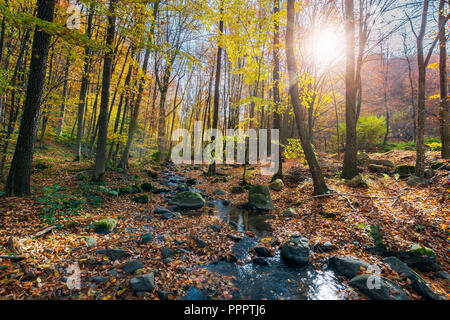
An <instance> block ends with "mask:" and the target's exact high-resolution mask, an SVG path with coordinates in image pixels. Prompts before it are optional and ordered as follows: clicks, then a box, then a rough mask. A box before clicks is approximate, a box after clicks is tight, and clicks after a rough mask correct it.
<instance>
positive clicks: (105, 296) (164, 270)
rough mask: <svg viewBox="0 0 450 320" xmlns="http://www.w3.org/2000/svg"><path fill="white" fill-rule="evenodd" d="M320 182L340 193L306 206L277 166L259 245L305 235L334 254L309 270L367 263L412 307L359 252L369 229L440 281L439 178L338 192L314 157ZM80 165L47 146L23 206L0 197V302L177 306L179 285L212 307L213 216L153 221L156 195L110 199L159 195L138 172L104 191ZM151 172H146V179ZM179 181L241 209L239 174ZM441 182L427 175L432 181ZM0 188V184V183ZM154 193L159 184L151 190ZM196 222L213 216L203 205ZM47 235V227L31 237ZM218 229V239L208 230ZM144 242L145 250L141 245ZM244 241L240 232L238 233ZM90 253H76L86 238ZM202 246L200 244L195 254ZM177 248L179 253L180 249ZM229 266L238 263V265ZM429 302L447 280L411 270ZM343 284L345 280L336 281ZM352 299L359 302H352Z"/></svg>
mask: <svg viewBox="0 0 450 320" xmlns="http://www.w3.org/2000/svg"><path fill="white" fill-rule="evenodd" d="M370 157H371V158H372V159H388V160H391V161H393V162H394V163H395V164H414V152H413V151H391V152H390V153H387V154H370ZM319 158H320V161H321V165H322V168H323V171H324V172H325V173H326V177H327V178H326V182H327V185H328V187H329V188H330V189H332V190H334V191H336V192H338V193H340V194H342V195H330V196H325V197H317V198H314V197H312V183H311V182H309V180H308V172H307V169H306V168H305V167H304V166H303V163H302V161H299V160H293V159H291V160H287V161H285V162H284V163H283V170H284V172H285V173H290V176H289V177H290V178H289V179H286V181H285V186H284V188H283V190H282V191H278V192H277V191H273V190H272V191H271V196H272V200H273V203H274V206H275V208H274V209H273V210H270V211H269V215H271V216H273V219H271V220H269V221H270V223H271V225H272V228H273V233H272V236H271V237H270V238H265V239H262V240H261V241H262V245H266V246H270V244H271V243H272V244H273V243H275V242H276V243H284V242H285V241H286V240H288V238H289V237H290V236H291V235H293V234H302V235H305V236H307V237H308V238H309V239H310V241H311V243H314V242H315V241H320V242H321V243H324V242H327V241H329V242H331V244H332V245H333V246H334V247H335V250H333V251H331V252H325V253H318V252H312V254H311V262H312V264H313V265H314V267H317V268H320V267H321V265H322V264H323V263H324V261H325V260H326V259H327V258H329V257H331V256H333V255H352V256H355V257H359V258H362V259H364V260H365V261H367V262H370V263H374V264H377V265H378V266H379V267H380V268H381V271H382V275H383V276H385V277H386V278H388V279H391V280H395V282H396V283H397V284H399V285H400V286H401V288H402V289H403V290H404V291H405V292H406V294H407V295H408V296H409V297H410V298H412V299H420V297H419V296H418V295H417V293H416V292H414V290H412V288H411V283H410V282H409V281H408V280H401V279H400V277H399V275H398V274H396V273H395V272H394V271H392V270H391V269H390V268H389V267H388V266H387V265H386V264H384V263H383V262H382V258H381V257H379V256H377V255H373V254H370V253H368V252H367V251H366V250H364V247H366V246H371V245H373V243H374V240H373V238H372V237H371V236H370V230H369V226H371V225H378V226H379V228H380V231H381V235H382V240H383V242H384V243H385V244H386V246H387V247H388V249H395V250H401V249H405V248H407V246H409V245H411V244H413V243H419V244H421V245H424V246H426V247H428V248H431V249H433V250H434V252H435V253H436V258H437V261H438V263H439V264H440V266H441V268H442V270H444V271H447V272H450V255H449V251H450V246H449V239H450V234H449V230H450V229H449V226H450V214H449V213H450V206H449V204H450V195H449V192H448V190H449V186H450V176H449V175H445V174H442V175H441V176H437V177H436V178H435V179H434V181H433V182H432V183H430V184H427V185H420V186H417V187H410V186H408V185H407V184H406V181H405V180H402V179H398V178H396V177H394V176H392V175H391V176H388V175H377V174H374V173H371V172H369V171H368V170H367V168H362V169H363V172H362V173H363V175H364V176H365V177H366V179H367V180H368V181H369V186H368V187H367V188H358V189H356V188H350V187H349V186H347V185H346V184H345V183H344V181H343V180H342V179H341V178H339V177H338V175H337V173H338V172H339V170H340V166H341V160H340V159H338V157H337V155H330V154H319ZM435 160H439V153H438V152H427V161H435ZM92 165H93V162H92V161H88V160H85V161H81V162H73V155H72V154H71V150H70V148H68V147H67V146H65V145H64V144H62V143H61V142H58V141H54V140H52V141H48V142H47V145H46V147H45V148H38V149H37V150H36V153H35V157H34V170H33V174H32V186H33V189H32V196H31V197H25V198H16V197H9V198H5V197H0V256H2V255H3V256H5V255H9V256H11V255H12V252H11V248H8V246H7V241H8V239H9V238H10V237H11V236H14V237H17V238H18V239H20V241H19V242H20V245H19V248H18V249H17V250H18V252H16V254H18V255H20V256H21V258H22V259H18V260H15V259H11V258H0V299H102V300H109V299H180V298H182V297H183V296H184V295H185V291H186V289H187V288H188V287H190V286H195V287H197V288H208V289H210V290H211V292H214V296H213V298H217V299H227V298H230V297H231V292H232V291H233V289H234V288H233V284H232V281H231V279H230V278H228V277H224V276H220V275H217V274H215V275H214V274H211V273H210V272H209V271H208V270H206V268H202V266H205V265H207V264H209V263H211V262H213V261H217V260H218V259H220V258H221V257H225V256H227V255H229V254H230V252H231V247H232V246H233V243H234V242H233V241H232V240H231V239H230V238H229V237H227V235H228V234H229V233H233V232H235V230H234V229H233V228H232V226H230V225H228V224H227V223H225V222H224V221H222V220H220V219H219V218H218V217H216V216H214V215H208V214H203V215H199V216H191V215H183V217H182V218H181V219H169V220H163V219H160V218H159V217H158V216H157V215H155V214H154V213H153V211H154V209H155V208H156V207H159V206H163V207H164V206H165V205H166V204H165V202H164V200H165V199H164V196H163V195H162V194H155V193H147V194H148V195H149V202H148V203H146V204H139V203H136V202H134V201H133V198H134V197H135V196H136V194H127V195H119V196H117V195H116V194H115V193H114V192H111V191H113V190H116V189H117V188H121V187H126V186H130V185H134V184H136V183H138V184H141V183H143V182H151V183H152V184H153V185H156V186H159V185H158V183H157V180H156V179H154V180H152V179H151V178H150V177H149V176H148V175H147V174H146V172H145V170H147V169H150V166H151V165H150V164H144V163H143V162H141V161H139V160H138V159H131V168H130V169H129V170H128V174H127V173H124V172H123V171H121V170H117V169H109V170H108V172H107V174H106V182H105V185H104V186H98V185H93V184H91V183H90V182H89V180H87V179H86V178H87V177H88V176H89V170H90V168H91V167H92ZM155 169H157V168H155V166H154V165H153V166H152V170H155ZM173 170H176V171H177V172H178V173H179V174H180V175H182V176H184V177H188V178H193V179H195V180H196V181H197V183H196V184H195V188H197V189H199V190H201V191H202V192H204V193H205V194H210V195H212V194H213V192H214V190H216V189H218V188H220V189H222V190H223V191H224V194H223V195H214V197H215V198H218V199H227V200H229V201H230V203H231V204H232V205H241V204H244V203H246V202H247V192H245V193H242V194H232V193H231V188H232V187H233V186H237V185H239V183H240V182H241V180H242V172H243V168H242V167H237V166H227V165H220V166H218V171H219V172H220V173H221V175H220V176H218V178H216V179H214V178H211V177H207V176H206V175H205V174H204V171H205V170H206V168H204V167H203V168H202V167H197V166H188V165H183V166H177V167H176V168H174V169H173ZM440 173H445V172H444V171H442V172H441V171H436V172H435V174H437V175H439V174H440ZM247 182H248V183H251V184H266V185H268V184H269V183H270V176H262V175H260V174H259V168H258V167H257V166H251V167H250V170H249V172H248V176H247ZM0 187H1V188H3V185H0ZM160 187H164V186H160ZM290 207H293V208H295V210H296V211H297V212H298V215H297V216H296V217H294V218H292V217H284V216H283V215H282V214H281V213H282V211H283V210H284V209H286V208H290ZM203 210H204V211H205V212H210V211H212V210H213V209H212V208H210V207H205V208H204V209H203ZM107 217H111V218H115V219H117V221H118V224H117V226H116V228H115V229H114V231H113V232H112V233H109V234H106V235H99V234H96V233H94V232H93V231H92V230H90V229H86V228H85V227H86V226H87V225H89V224H90V223H92V222H93V221H96V220H99V219H103V218H107ZM51 225H56V226H57V228H55V229H53V230H51V231H50V232H48V233H46V234H44V235H42V236H36V233H37V232H39V231H42V230H44V229H46V228H47V227H49V226H51ZM211 225H216V226H220V231H216V230H214V229H212V228H210V226H211ZM146 232H150V233H151V234H152V235H153V239H152V241H151V242H149V243H143V242H142V241H141V238H142V236H143V235H144V234H145V233H146ZM248 234H249V235H250V236H251V232H248ZM86 237H89V239H90V240H94V239H95V241H94V243H93V244H91V245H87V238H86ZM195 239H202V240H204V241H205V242H206V245H205V246H204V245H201V246H200V245H199V243H198V242H197V241H195ZM111 248H120V249H123V250H125V253H126V256H125V257H126V259H118V260H111V259H110V258H108V257H107V256H105V254H104V253H105V251H102V249H111ZM164 248H165V249H167V248H172V249H173V254H172V256H171V260H167V259H165V257H163V256H162V255H163V253H162V251H164V250H161V249H164ZM180 248H181V250H180ZM131 260H140V261H141V262H143V266H141V267H140V268H139V270H137V272H136V274H134V275H133V274H128V273H127V272H124V271H123V270H121V268H122V267H123V266H124V265H125V264H126V263H127V262H129V261H131ZM74 263H78V265H79V268H80V271H81V279H82V283H81V288H80V289H73V290H72V289H69V288H68V287H67V284H66V283H65V282H64V281H67V277H68V276H69V275H70V273H68V269H70V267H71V266H73V265H74ZM238 263H239V261H238ZM149 272H154V275H155V287H156V290H154V291H153V292H147V293H145V294H142V295H135V294H134V293H133V290H132V289H131V288H130V280H131V278H133V277H135V276H136V275H139V274H148V273H149ZM418 273H419V274H420V276H422V277H423V278H424V279H425V280H426V281H428V282H429V284H430V287H431V288H432V290H433V291H435V292H436V293H438V294H440V295H442V296H444V297H445V298H446V299H449V298H450V287H449V282H448V280H444V279H442V278H441V277H439V276H438V275H437V274H436V273H435V272H418ZM343 281H346V280H343ZM354 298H355V299H366V297H365V296H364V295H363V294H359V293H355V295H354Z"/></svg>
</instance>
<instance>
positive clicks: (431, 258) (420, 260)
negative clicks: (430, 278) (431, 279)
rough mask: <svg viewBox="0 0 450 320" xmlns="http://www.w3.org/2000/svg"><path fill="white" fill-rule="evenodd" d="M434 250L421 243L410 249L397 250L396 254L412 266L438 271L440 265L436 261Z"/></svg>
mask: <svg viewBox="0 0 450 320" xmlns="http://www.w3.org/2000/svg"><path fill="white" fill-rule="evenodd" d="M433 253H434V251H433V250H431V249H429V248H426V247H422V246H420V245H412V246H411V248H410V249H409V250H408V251H401V252H396V253H395V256H397V258H399V259H400V260H401V261H403V262H404V263H406V264H407V265H408V266H409V267H411V268H416V269H417V270H419V271H422V272H429V271H438V270H440V266H439V265H438V264H437V262H436V256H435V255H434V254H433Z"/></svg>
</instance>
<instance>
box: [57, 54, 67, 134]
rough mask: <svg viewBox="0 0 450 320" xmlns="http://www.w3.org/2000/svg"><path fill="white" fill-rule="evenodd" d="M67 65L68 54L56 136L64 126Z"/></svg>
mask: <svg viewBox="0 0 450 320" xmlns="http://www.w3.org/2000/svg"><path fill="white" fill-rule="evenodd" d="M69 67H70V58H69V56H67V60H66V66H65V68H64V87H63V103H62V104H61V111H60V113H59V120H58V132H57V134H58V136H60V135H62V132H63V127H64V115H65V113H66V104H67V93H68V83H69Z"/></svg>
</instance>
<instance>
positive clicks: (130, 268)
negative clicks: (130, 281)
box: [122, 260, 144, 274]
mask: <svg viewBox="0 0 450 320" xmlns="http://www.w3.org/2000/svg"><path fill="white" fill-rule="evenodd" d="M143 267H144V264H143V263H142V261H140V260H133V261H129V262H127V263H126V264H125V265H124V266H123V267H122V271H124V272H126V273H129V274H134V273H135V272H136V271H137V270H139V269H142V268H143Z"/></svg>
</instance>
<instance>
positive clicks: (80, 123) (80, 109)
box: [75, 4, 94, 161]
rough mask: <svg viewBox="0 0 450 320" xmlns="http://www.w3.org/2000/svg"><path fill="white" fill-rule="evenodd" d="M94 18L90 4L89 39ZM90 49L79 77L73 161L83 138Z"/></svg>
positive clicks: (87, 49) (77, 155)
mask: <svg viewBox="0 0 450 320" xmlns="http://www.w3.org/2000/svg"><path fill="white" fill-rule="evenodd" d="M93 18H94V7H93V5H92V4H91V7H90V8H89V15H88V19H87V28H86V35H87V37H88V38H89V39H90V38H91V33H92V20H93ZM90 55H91V50H90V48H89V46H86V47H85V49H84V62H83V75H82V77H81V88H80V98H79V102H78V114H77V119H78V120H77V122H78V125H77V139H76V143H75V161H80V159H81V140H82V138H83V124H84V110H85V108H84V106H85V105H86V101H85V100H86V93H87V91H88V87H89V69H90V67H89V64H90V61H91V57H90Z"/></svg>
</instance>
